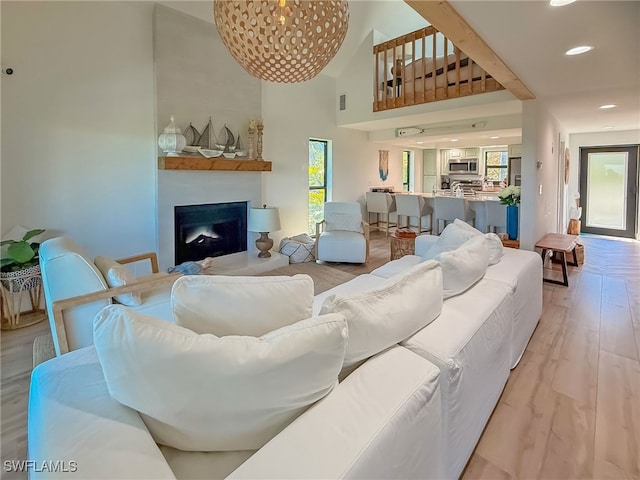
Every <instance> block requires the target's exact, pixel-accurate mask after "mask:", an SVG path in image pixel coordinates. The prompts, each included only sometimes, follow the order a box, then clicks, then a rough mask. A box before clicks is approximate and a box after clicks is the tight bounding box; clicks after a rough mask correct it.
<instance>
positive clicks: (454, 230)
mask: <svg viewBox="0 0 640 480" xmlns="http://www.w3.org/2000/svg"><path fill="white" fill-rule="evenodd" d="M456 221H457V220H456ZM469 227H470V228H472V229H473V230H475V228H473V227H471V226H470V225H469ZM475 231H476V232H478V231H477V230H475ZM478 233H480V232H478ZM475 235H476V233H475V232H473V231H469V230H468V229H466V228H463V227H461V226H460V225H458V224H457V223H456V222H455V221H454V222H453V223H450V224H449V225H447V226H446V227H445V229H444V230H443V231H442V233H441V234H440V236H439V237H438V239H437V240H436V241H435V242H434V244H433V245H432V246H431V247H430V248H429V249H428V250H427V251H426V252H425V253H424V255H423V256H422V258H424V259H425V260H431V259H433V258H435V257H436V255H438V254H440V253H442V252H449V251H451V250H455V249H456V248H458V247H459V246H461V245H462V244H463V243H464V242H466V241H467V240H469V239H470V238H472V237H474V236H475Z"/></svg>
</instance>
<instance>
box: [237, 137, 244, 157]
mask: <svg viewBox="0 0 640 480" xmlns="http://www.w3.org/2000/svg"><path fill="white" fill-rule="evenodd" d="M236 155H237V156H238V157H246V156H247V151H246V150H243V148H242V143H241V142H240V134H239V133H238V138H237V139H236Z"/></svg>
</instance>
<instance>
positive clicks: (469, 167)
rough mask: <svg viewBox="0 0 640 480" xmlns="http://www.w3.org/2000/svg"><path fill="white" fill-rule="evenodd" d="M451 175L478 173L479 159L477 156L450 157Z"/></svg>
mask: <svg viewBox="0 0 640 480" xmlns="http://www.w3.org/2000/svg"><path fill="white" fill-rule="evenodd" d="M448 170H449V175H463V174H464V175H477V174H478V159H477V158H450V159H449V168H448Z"/></svg>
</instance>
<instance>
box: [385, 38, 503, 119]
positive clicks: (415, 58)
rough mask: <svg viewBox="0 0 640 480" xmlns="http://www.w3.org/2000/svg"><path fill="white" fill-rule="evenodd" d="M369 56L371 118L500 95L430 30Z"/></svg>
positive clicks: (459, 53) (491, 82)
mask: <svg viewBox="0 0 640 480" xmlns="http://www.w3.org/2000/svg"><path fill="white" fill-rule="evenodd" d="M373 55H374V57H375V84H374V99H375V100H374V102H373V111H374V112H378V111H382V110H389V109H392V108H399V107H406V106H409V105H419V104H423V103H428V102H436V101H439V100H447V99H450V98H459V97H464V96H467V95H476V94H479V93H486V92H495V91H497V90H504V87H503V86H502V85H500V84H499V83H498V82H497V81H496V80H495V79H493V78H492V77H491V76H490V75H489V74H488V73H487V72H486V71H485V70H484V69H482V68H481V67H480V65H478V64H477V63H475V62H474V61H473V60H472V59H471V58H469V57H468V56H467V55H465V53H464V52H462V50H460V49H459V48H457V47H456V46H455V45H453V43H452V42H451V41H450V40H448V39H447V38H446V37H445V36H444V35H443V34H442V33H440V32H438V31H437V30H436V29H435V28H434V27H432V26H429V27H425V28H422V29H420V30H416V31H415V32H412V33H409V34H407V35H403V36H401V37H398V38H394V39H393V40H389V41H388V42H384V43H381V44H379V45H375V46H374V47H373ZM434 59H435V61H434Z"/></svg>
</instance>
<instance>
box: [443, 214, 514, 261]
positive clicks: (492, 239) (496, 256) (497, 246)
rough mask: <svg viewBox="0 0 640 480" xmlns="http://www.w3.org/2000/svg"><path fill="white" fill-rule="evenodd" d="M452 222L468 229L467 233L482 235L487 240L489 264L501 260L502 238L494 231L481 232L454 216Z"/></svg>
mask: <svg viewBox="0 0 640 480" xmlns="http://www.w3.org/2000/svg"><path fill="white" fill-rule="evenodd" d="M453 223H454V224H455V225H457V226H459V227H460V228H462V229H464V230H466V231H468V232H469V233H474V234H476V235H484V238H485V239H486V240H487V244H488V246H489V265H495V264H496V263H498V262H499V261H500V260H502V256H503V255H504V246H503V245H502V240H500V237H499V236H498V235H496V234H495V233H482V232H481V231H480V230H478V229H477V228H473V227H472V226H471V225H469V224H468V223H467V222H463V221H462V220H460V219H458V218H456V219H455V220H454V221H453Z"/></svg>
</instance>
